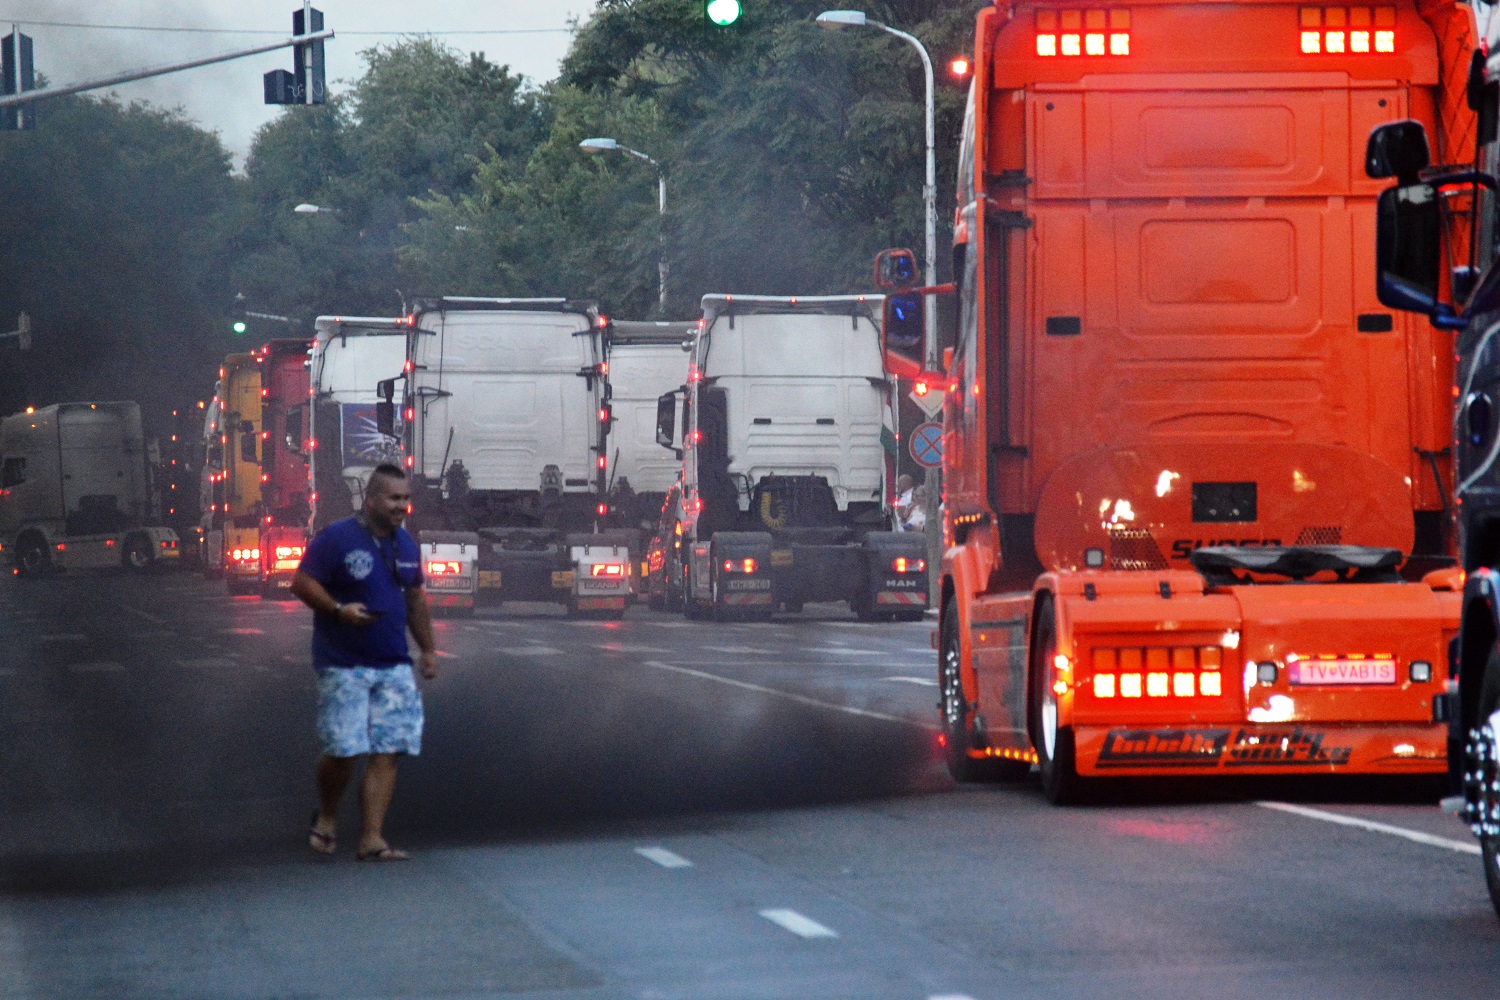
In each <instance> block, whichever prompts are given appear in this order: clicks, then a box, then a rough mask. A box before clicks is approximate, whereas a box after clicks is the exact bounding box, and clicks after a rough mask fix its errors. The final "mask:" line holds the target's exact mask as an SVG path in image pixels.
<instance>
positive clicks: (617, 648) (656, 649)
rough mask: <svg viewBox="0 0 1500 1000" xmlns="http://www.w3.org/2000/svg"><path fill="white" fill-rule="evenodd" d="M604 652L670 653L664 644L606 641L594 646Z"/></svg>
mask: <svg viewBox="0 0 1500 1000" xmlns="http://www.w3.org/2000/svg"><path fill="white" fill-rule="evenodd" d="M594 648H595V649H597V650H600V651H601V652H605V653H670V652H671V650H670V649H668V648H667V647H665V646H629V645H625V644H623V643H618V642H606V643H602V644H600V645H597V646H595V647H594Z"/></svg>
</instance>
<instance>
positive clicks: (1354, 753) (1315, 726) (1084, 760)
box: [1049, 573, 1460, 775]
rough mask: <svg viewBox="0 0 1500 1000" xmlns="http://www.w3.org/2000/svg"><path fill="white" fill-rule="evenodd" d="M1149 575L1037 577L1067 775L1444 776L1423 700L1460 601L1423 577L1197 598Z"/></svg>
mask: <svg viewBox="0 0 1500 1000" xmlns="http://www.w3.org/2000/svg"><path fill="white" fill-rule="evenodd" d="M1127 576H1128V577H1133V578H1134V579H1129V580H1126V579H1121V578H1122V577H1127ZM1156 576H1157V574H1148V573H1132V574H1124V573H1121V574H1113V573H1100V574H1077V575H1076V577H1075V575H1074V574H1067V575H1063V574H1058V575H1056V576H1053V577H1051V582H1052V583H1053V585H1054V586H1055V587H1056V590H1055V591H1054V593H1055V594H1056V597H1057V608H1058V626H1059V628H1058V638H1059V652H1061V653H1063V654H1065V656H1066V661H1065V662H1064V663H1061V664H1059V665H1058V666H1057V667H1056V669H1055V672H1054V674H1053V676H1052V677H1051V678H1049V682H1050V683H1051V684H1052V685H1053V687H1054V690H1057V691H1059V718H1060V719H1061V720H1066V723H1065V724H1070V725H1071V726H1072V729H1073V736H1074V744H1075V753H1076V763H1077V767H1078V771H1079V773H1080V774H1086V775H1103V774H1111V775H1150V774H1184V773H1202V774H1228V773H1236V774H1329V773H1338V774H1354V773H1361V774H1438V773H1441V772H1443V771H1444V770H1445V769H1446V767H1447V725H1446V724H1445V723H1442V722H1438V721H1435V719H1434V710H1433V703H1434V701H1435V699H1436V697H1437V696H1438V695H1439V694H1441V693H1442V692H1443V690H1444V685H1445V682H1446V681H1447V674H1448V669H1447V663H1448V655H1447V650H1448V641H1449V640H1450V639H1451V638H1452V637H1453V636H1454V635H1455V634H1456V633H1457V631H1458V615H1459V601H1460V595H1459V594H1457V593H1455V592H1452V591H1450V590H1446V589H1442V588H1435V587H1433V586H1429V585H1427V584H1425V583H1328V584H1302V585H1274V584H1273V585H1267V584H1249V585H1243V586H1231V587H1221V588H1216V589H1213V590H1206V589H1205V586H1204V585H1203V584H1202V582H1201V578H1197V577H1196V574H1191V573H1172V574H1170V579H1169V580H1156V579H1154V578H1155V577H1156ZM1143 578H1145V579H1143ZM1195 580H1196V581H1197V582H1196V584H1195V582H1194V581H1195ZM1085 583H1087V584H1088V586H1087V587H1085V586H1084V584H1085ZM1143 584H1149V586H1143Z"/></svg>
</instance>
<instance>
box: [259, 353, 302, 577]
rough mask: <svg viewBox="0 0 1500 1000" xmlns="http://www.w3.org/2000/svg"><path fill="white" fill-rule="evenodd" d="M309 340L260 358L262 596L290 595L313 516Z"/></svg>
mask: <svg viewBox="0 0 1500 1000" xmlns="http://www.w3.org/2000/svg"><path fill="white" fill-rule="evenodd" d="M310 348H311V343H310V342H309V341H306V340H293V339H287V340H273V341H271V342H270V343H268V344H266V345H265V346H264V347H262V348H261V349H260V351H259V352H257V353H258V354H259V355H260V359H261V365H260V368H261V373H260V382H261V389H260V394H261V417H260V420H261V423H260V438H261V441H260V497H261V499H260V592H261V596H262V597H268V598H279V597H289V596H290V594H291V591H290V589H289V588H290V587H291V584H292V574H293V573H294V572H296V569H297V564H298V563H300V562H301V561H302V553H303V552H304V551H305V550H306V549H307V538H308V536H307V531H308V523H309V521H310V520H311V518H312V505H311V503H310V502H309V493H310V490H311V487H310V486H309V478H308V471H307V447H306V436H307V435H306V427H307V407H308V385H309V376H308V357H309V353H308V352H309V350H310Z"/></svg>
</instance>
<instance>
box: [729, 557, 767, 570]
mask: <svg viewBox="0 0 1500 1000" xmlns="http://www.w3.org/2000/svg"><path fill="white" fill-rule="evenodd" d="M759 567H760V563H758V562H756V561H755V560H754V559H725V560H724V572H726V573H754V572H755V571H756V570H757V569H758V568H759Z"/></svg>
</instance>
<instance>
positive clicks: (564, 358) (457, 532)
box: [382, 298, 632, 617]
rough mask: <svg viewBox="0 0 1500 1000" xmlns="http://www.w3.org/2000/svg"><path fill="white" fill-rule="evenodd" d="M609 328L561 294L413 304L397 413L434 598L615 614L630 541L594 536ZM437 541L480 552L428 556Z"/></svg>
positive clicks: (621, 535) (604, 504)
mask: <svg viewBox="0 0 1500 1000" xmlns="http://www.w3.org/2000/svg"><path fill="white" fill-rule="evenodd" d="M609 332H610V330H609V321H608V320H607V319H606V318H605V317H604V316H603V315H602V314H601V313H600V312H599V310H598V308H597V307H596V306H595V305H594V304H593V303H589V302H574V301H569V300H565V299H489V298H441V299H432V300H426V301H422V302H420V303H418V305H417V306H416V308H415V309H414V311H413V314H412V316H411V328H410V330H409V331H408V336H407V356H406V361H407V363H406V372H405V375H404V378H403V379H402V380H401V381H402V383H403V390H402V399H401V405H400V412H401V416H402V418H403V420H404V431H403V432H402V434H403V440H404V442H405V444H406V453H407V459H406V461H407V464H408V467H409V468H410V469H411V470H412V474H413V477H412V492H413V509H414V510H413V515H412V519H411V521H410V522H409V525H410V527H411V528H412V529H413V531H414V534H415V535H416V538H417V541H418V543H419V544H420V545H421V547H422V552H423V559H424V568H425V571H426V573H427V577H428V583H427V585H428V588H429V591H430V593H431V595H432V598H433V603H434V604H435V605H438V606H443V602H444V600H445V599H450V598H451V603H449V604H448V605H447V606H450V607H456V608H459V609H472V608H473V606H474V605H475V604H476V603H478V604H491V605H493V604H498V603H500V602H503V601H544V602H553V603H559V604H563V605H565V606H566V607H567V609H568V611H569V612H570V613H571V614H600V615H605V616H613V617H618V616H620V615H622V614H624V611H625V606H626V603H627V602H628V600H629V597H630V594H631V576H632V573H631V557H630V535H629V533H628V532H610V531H598V530H596V528H597V527H598V525H599V524H600V523H602V522H603V521H604V520H605V519H606V518H607V516H608V514H609V505H608V501H607V499H606V497H605V486H606V483H607V477H608V464H609V463H608V436H609V430H610V425H611V422H612V413H611V402H610V388H609V382H608V376H607V371H608V350H609ZM382 392H383V394H384V397H383V398H384V399H385V400H386V406H385V409H384V416H383V417H382V430H383V431H391V432H393V430H394V416H395V413H396V409H397V408H396V406H395V405H394V403H393V399H394V393H395V385H394V382H387V383H385V384H384V385H383V386H382ZM434 544H437V545H438V551H439V552H440V553H442V552H443V551H444V550H445V548H447V549H451V550H452V551H454V552H457V551H459V550H460V549H462V550H463V551H466V552H475V551H476V550H477V562H476V563H466V562H464V561H462V560H460V559H458V558H457V557H455V556H450V555H446V554H440V555H439V557H438V558H436V559H434V558H432V556H431V553H432V551H433V550H432V548H431V546H433V545H434ZM433 564H437V565H436V566H434V565H433ZM470 565H473V566H475V569H476V570H477V572H475V573H474V574H472V575H471V574H470V573H469V572H468V570H467V567H468V566H470ZM439 569H441V570H444V571H446V570H452V571H453V572H439Z"/></svg>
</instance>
